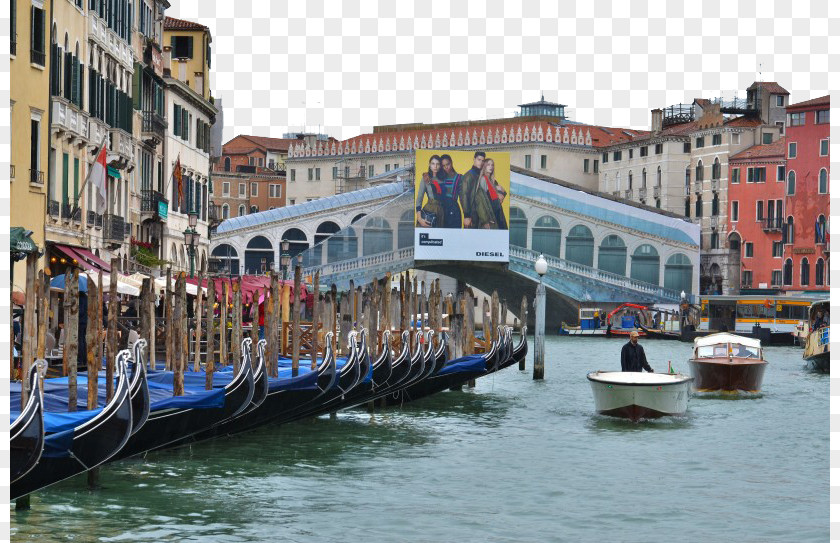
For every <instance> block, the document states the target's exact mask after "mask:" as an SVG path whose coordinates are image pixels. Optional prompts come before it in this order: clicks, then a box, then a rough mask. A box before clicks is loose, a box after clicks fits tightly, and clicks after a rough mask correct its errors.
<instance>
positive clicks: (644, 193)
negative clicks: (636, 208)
mask: <svg viewBox="0 0 840 543" xmlns="http://www.w3.org/2000/svg"><path fill="white" fill-rule="evenodd" d="M646 198H647V189H646V188H645V187H642V188H640V189H639V199H640V200H644V199H646Z"/></svg>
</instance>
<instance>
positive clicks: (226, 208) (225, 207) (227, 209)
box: [222, 204, 230, 219]
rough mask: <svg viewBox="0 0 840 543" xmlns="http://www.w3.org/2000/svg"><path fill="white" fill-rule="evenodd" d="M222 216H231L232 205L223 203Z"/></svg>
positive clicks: (225, 217)
mask: <svg viewBox="0 0 840 543" xmlns="http://www.w3.org/2000/svg"><path fill="white" fill-rule="evenodd" d="M222 218H223V219H227V218H230V206H228V205H227V204H222Z"/></svg>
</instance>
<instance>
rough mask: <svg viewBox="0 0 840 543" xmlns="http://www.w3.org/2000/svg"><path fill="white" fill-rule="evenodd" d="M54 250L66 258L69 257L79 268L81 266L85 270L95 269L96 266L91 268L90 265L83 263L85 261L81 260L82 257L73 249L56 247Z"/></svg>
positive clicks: (63, 246) (62, 246) (61, 246)
mask: <svg viewBox="0 0 840 543" xmlns="http://www.w3.org/2000/svg"><path fill="white" fill-rule="evenodd" d="M55 248H56V249H58V250H59V251H61V252H62V253H64V254H65V255H67V256H68V257H70V258H71V259H72V260H75V261H76V263H78V264H79V266H81V267H82V268H84V269H85V270H95V269H97V268H96V266H93V265H92V264H90V263H88V262H87V261H85V259H83V258H82V256H81V255H80V254H78V253H77V252H76V251H77V249H75V248H73V247H68V246H67V245H56V246H55Z"/></svg>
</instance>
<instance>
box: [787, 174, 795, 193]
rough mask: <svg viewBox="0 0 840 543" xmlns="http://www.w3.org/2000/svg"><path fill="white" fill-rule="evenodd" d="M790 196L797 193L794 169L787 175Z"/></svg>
mask: <svg viewBox="0 0 840 543" xmlns="http://www.w3.org/2000/svg"><path fill="white" fill-rule="evenodd" d="M786 194H787V195H788V196H793V195H794V194H796V173H795V172H794V171H793V170H790V171H789V172H788V177H787V193H786Z"/></svg>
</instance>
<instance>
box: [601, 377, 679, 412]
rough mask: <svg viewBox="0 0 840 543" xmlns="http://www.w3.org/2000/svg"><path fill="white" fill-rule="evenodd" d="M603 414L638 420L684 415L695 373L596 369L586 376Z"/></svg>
mask: <svg viewBox="0 0 840 543" xmlns="http://www.w3.org/2000/svg"><path fill="white" fill-rule="evenodd" d="M586 378H587V379H589V384H590V386H591V387H592V395H593V396H594V397H595V409H596V411H597V412H598V413H599V414H601V415H609V416H611V417H619V418H624V419H630V420H632V421H638V420H640V419H655V418H659V417H665V416H672V417H678V416H682V415H685V411H686V409H687V408H688V398H689V396H690V395H691V394H690V393H691V390H690V387H691V381H692V377H690V376H688V375H684V374H682V373H641V372H631V371H595V372H592V373H590V374H588V375H587V376H586Z"/></svg>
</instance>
